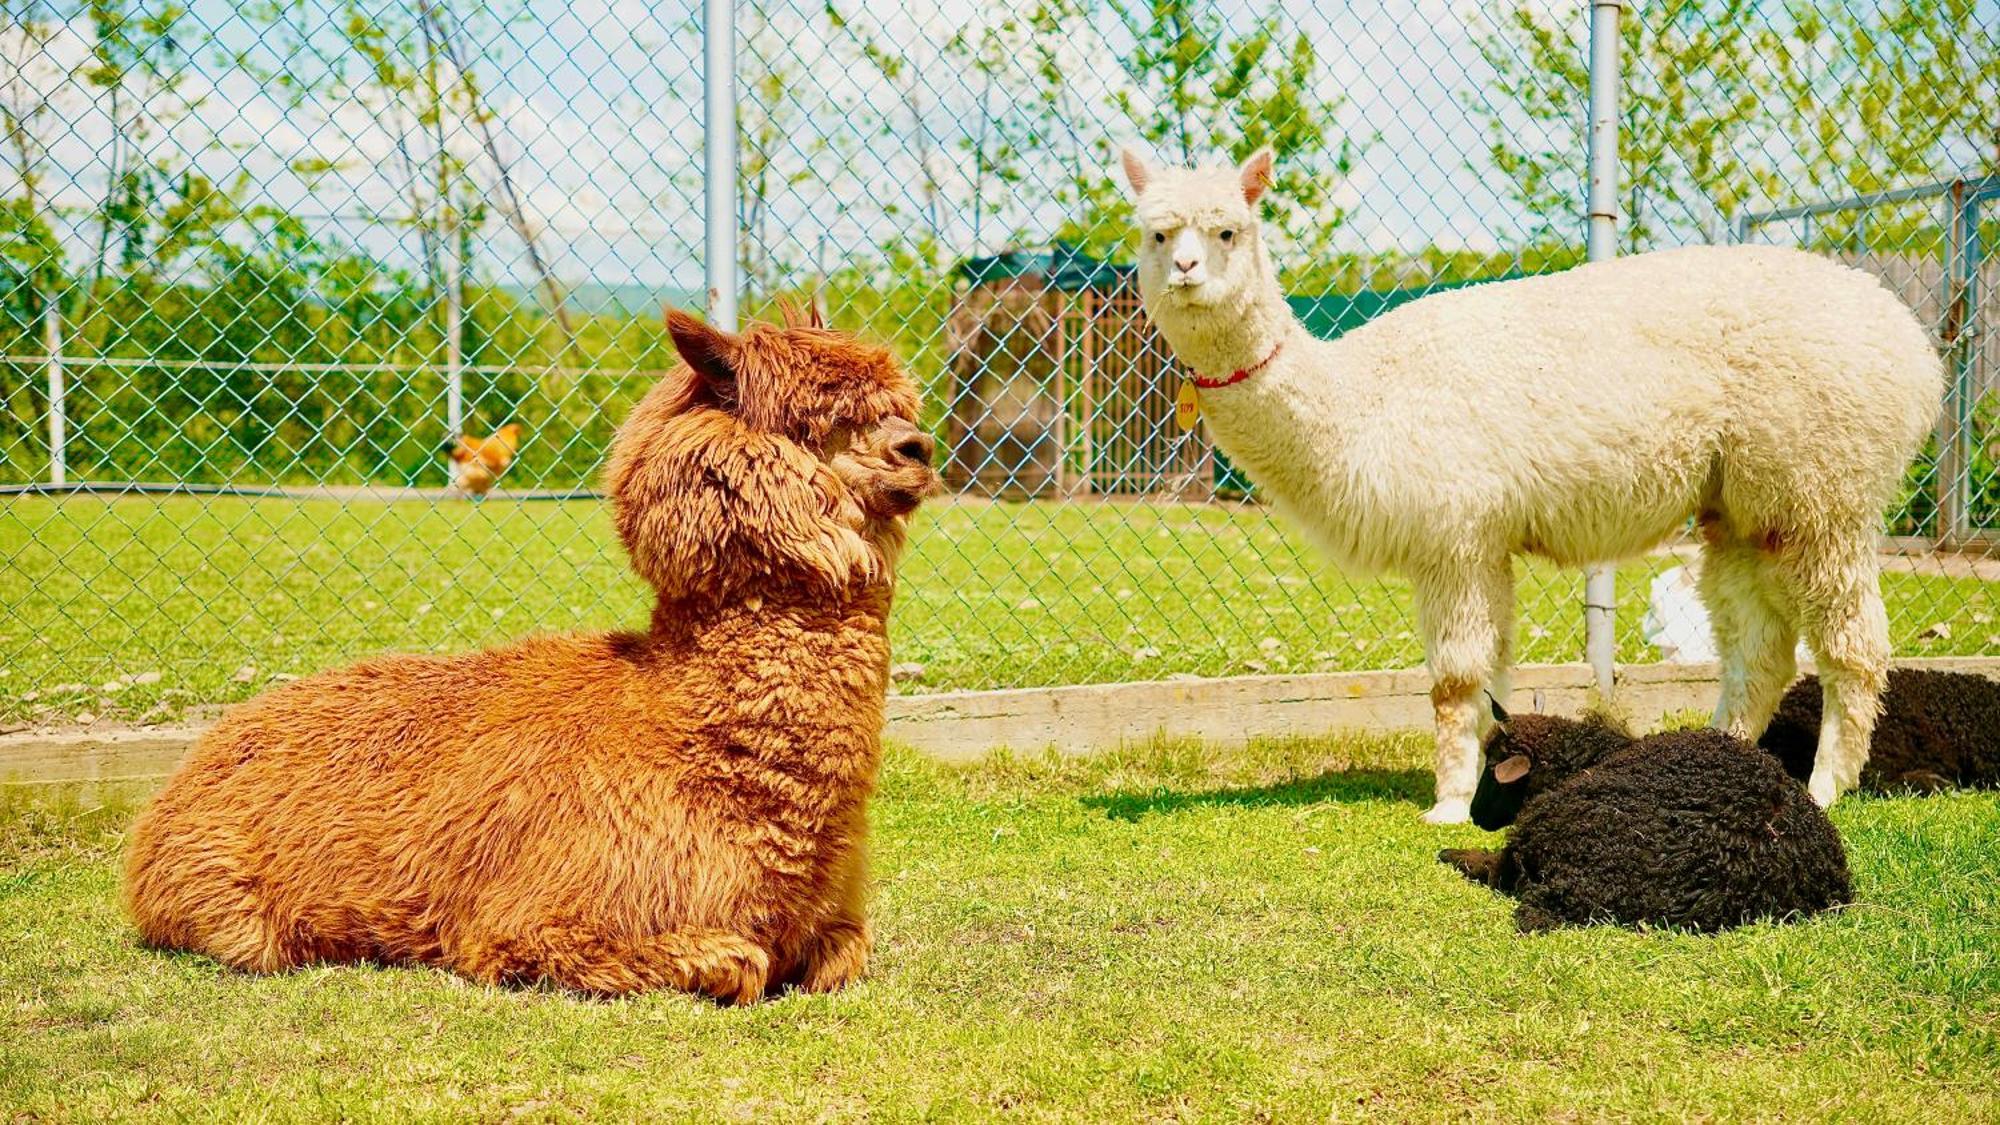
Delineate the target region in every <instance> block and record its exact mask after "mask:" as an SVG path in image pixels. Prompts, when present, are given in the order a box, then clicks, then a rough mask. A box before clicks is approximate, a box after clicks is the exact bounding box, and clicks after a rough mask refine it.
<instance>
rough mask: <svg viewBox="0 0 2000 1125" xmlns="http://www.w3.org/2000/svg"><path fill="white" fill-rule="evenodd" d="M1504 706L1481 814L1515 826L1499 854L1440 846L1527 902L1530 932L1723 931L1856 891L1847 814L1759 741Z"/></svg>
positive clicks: (1481, 878)
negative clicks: (1608, 927) (1597, 927)
mask: <svg viewBox="0 0 2000 1125" xmlns="http://www.w3.org/2000/svg"><path fill="white" fill-rule="evenodd" d="M1494 711H1495V716H1496V718H1499V719H1500V723H1499V724H1498V725H1497V726H1496V727H1495V728H1494V731H1493V733H1492V734H1490V735H1489V736H1488V737H1489V741H1488V744H1487V761H1488V765H1487V768H1486V772H1485V773H1484V774H1482V775H1481V777H1480V779H1479V790H1478V793H1477V795H1475V796H1474V798H1473V810H1474V812H1473V817H1474V820H1475V821H1476V822H1478V823H1479V824H1480V826H1481V827H1487V828H1493V827H1500V826H1502V825H1505V824H1508V823H1512V824H1513V830H1512V831H1511V832H1509V833H1508V835H1507V844H1506V846H1505V847H1504V848H1503V849H1501V850H1500V851H1498V852H1494V851H1483V850H1472V849H1451V850H1447V851H1444V852H1440V853H1439V854H1438V858H1439V859H1441V860H1443V861H1444V862H1446V863H1449V864H1451V865H1453V866H1454V867H1457V868H1458V869H1459V870H1460V871H1462V872H1464V873H1465V875H1466V876H1467V877H1468V878H1470V879H1472V880H1473V881H1475V882H1479V883H1484V884H1486V885H1488V886H1491V887H1493V888H1494V889H1496V890H1499V891H1501V892H1503V893H1506V894H1511V895H1513V896H1515V897H1516V898H1518V899H1520V906H1519V907H1518V908H1516V910H1515V913H1514V919H1515V922H1516V923H1517V924H1518V925H1519V926H1520V928H1521V929H1523V930H1545V929H1553V928H1555V927H1557V926H1565V925H1589V924H1592V923H1597V922H1613V923H1618V924H1622V925H1642V924H1643V925H1652V926H1675V927H1680V928H1684V929H1689V930H1696V931H1702V932H1713V931H1716V930H1724V929H1728V928H1730V927H1732V926H1740V925H1743V924H1745V923H1748V922H1753V921H1756V920H1758V919H1760V918H1778V919H1782V918H1788V917H1793V916H1801V915H1806V914H1813V913H1816V912H1818V911H1821V910H1824V909H1826V908H1827V907H1830V906H1836V905H1839V904H1841V903H1845V902H1848V901H1850V899H1851V897H1852V893H1853V892H1852V887H1851V884H1850V883H1849V880H1848V873H1847V856H1846V853H1845V852H1844V851H1843V850H1842V848H1841V846H1840V836H1839V835H1838V834H1837V833H1836V832H1835V831H1834V829H1833V822H1832V821H1830V820H1828V819H1827V817H1826V813H1825V812H1824V811H1823V810H1821V809H1820V807H1819V806H1818V805H1816V804H1814V803H1813V801H1812V798H1810V797H1808V796H1807V795H1806V791H1805V789H1804V788H1802V787H1801V786H1800V785H1799V784H1798V783H1796V782H1794V781H1793V780H1792V779H1791V778H1790V777H1788V776H1786V774H1785V772H1784V770H1783V769H1782V768H1780V767H1779V765H1778V763H1777V762H1776V761H1775V760H1774V759H1773V758H1772V757H1771V756H1770V755H1767V754H1763V753H1760V752H1759V751H1758V750H1757V749H1756V748H1755V747H1753V746H1751V745H1750V744H1749V743H1747V742H1744V741H1742V740H1741V739H1738V738H1733V737H1731V736H1730V735H1727V734H1724V733H1723V732H1721V731H1715V730H1691V731H1670V732H1667V733H1664V734H1656V735H1651V736H1649V737H1646V738H1641V739H1633V738H1632V737H1631V736H1630V735H1627V734H1625V733H1624V732H1623V731H1621V730H1619V729H1618V728H1617V727H1615V726H1612V725H1611V724H1609V723H1608V722H1606V721H1604V720H1602V719H1594V718H1593V719H1586V720H1583V721H1580V722H1579V721H1575V720H1569V719H1559V718H1554V717H1552V716H1545V715H1537V716H1525V715H1524V716H1522V717H1521V719H1520V720H1518V721H1515V722H1509V721H1508V720H1507V719H1506V717H1505V715H1504V713H1502V712H1500V710H1499V708H1498V707H1497V706H1496V707H1495V708H1494ZM1531 720H1532V721H1531ZM1517 812H1518V819H1517V818H1516V813H1517ZM1482 813H1483V814H1484V815H1483V817H1482Z"/></svg>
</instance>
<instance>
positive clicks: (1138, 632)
mask: <svg viewBox="0 0 2000 1125" xmlns="http://www.w3.org/2000/svg"><path fill="white" fill-rule="evenodd" d="M1664 565H1669V564H1668V563H1667V562H1665V561H1664V560H1649V561H1646V562H1642V563H1637V564H1633V565H1631V566H1628V567H1626V568H1624V570H1623V571H1622V572H1621V589H1622V590H1623V592H1624V597H1623V599H1622V610H1621V614H1620V623H1619V635H1620V643H1621V655H1622V657H1623V658H1624V659H1627V660H1634V661H1638V660H1647V659H1651V658H1652V653H1651V650H1650V649H1649V648H1647V647H1646V646H1645V644H1644V643H1643V641H1642V639H1641V637H1640V628H1639V622H1640V618H1641V616H1642V615H1643V613H1644V609H1645V607H1644V599H1645V590H1646V587H1647V584H1648V582H1649V580H1650V578H1651V576H1652V574H1653V573H1654V572H1655V571H1656V570H1657V569H1659V568H1660V567H1662V566H1664ZM1519 573H1520V589H1521V618H1522V625H1521V656H1522V659H1523V660H1528V661H1559V660H1574V659H1580V657H1581V654H1582V645H1583V642H1582V632H1581V630H1582V614H1581V612H1580V611H1579V608H1578V607H1579V606H1580V604H1581V598H1582V581H1581V578H1580V577H1579V576H1577V575H1575V574H1567V573H1563V572H1560V571H1557V570H1555V569H1554V568H1552V567H1548V566H1545V565H1540V564H1523V565H1522V566H1521V567H1520V568H1519ZM1885 589H1886V591H1887V593H1888V597H1889V600H1890V612H1891V617H1892V619H1893V620H1894V621H1895V623H1896V643H1897V648H1898V651H1899V652H1900V653H1903V654H1913V653H1917V654H1929V655H1940V654H1946V653H1952V654H1966V653H1981V652H1990V651H1995V650H1996V649H2000V643H1996V642H1994V641H1993V640H1992V639H1991V635H1992V634H1993V633H1995V632H2000V627H1996V626H1993V625H1991V624H1988V623H1987V622H1990V621H1991V620H1992V614H1991V612H1990V611H1991V609H1992V605H1991V591H1990V588H1989V587H1988V586H1987V585H1986V584H1983V583H1980V582H1977V581H1971V580H1957V581H1954V580H1949V579H1944V578H1936V577H1917V576H1913V575H1907V574H1890V575H1888V576H1886V577H1885ZM900 597H901V601H900V604H899V606H898V609H897V614H896V623H895V629H896V653H897V660H898V661H899V662H902V663H909V664H916V665H921V666H922V672H921V673H920V674H919V675H918V676H917V677H916V678H914V679H911V680H908V681H907V682H905V683H903V684H902V685H901V690H907V691H926V690H937V689H943V688H961V687H974V688H976V687H999V686H1024V685H1036V684H1054V683H1089V682H1098V681H1108V680H1129V679H1144V678H1156V677H1164V676H1168V675H1175V674H1193V675H1228V674H1240V673H1246V672H1291V671H1336V670H1347V669H1356V668H1393V667H1406V666H1410V665H1414V664H1416V663H1418V662H1419V661H1420V660H1421V659H1422V653H1421V652H1420V651H1419V648H1418V644H1417V641H1416V638H1415V635H1414V629H1413V626H1412V624H1411V620H1410V609H1409V595H1408V589H1407V587H1406V586H1405V585H1404V584H1403V583H1401V582H1399V581H1394V580H1390V581H1382V582H1377V581H1372V580H1371V581H1362V580H1350V579H1349V578H1347V577H1346V576H1343V575H1341V574H1339V573H1337V572H1333V571H1330V570H1329V569H1327V568H1326V567H1324V566H1323V565H1321V564H1320V563H1319V562H1318V561H1317V560H1316V559H1315V558H1313V557H1312V556H1311V555H1310V554H1309V552H1308V551H1307V550H1306V548H1304V547H1303V546H1302V545H1300V544H1299V543H1298V542H1297V540H1296V539H1295V538H1294V537H1292V536H1291V535H1290V534H1289V533H1287V532H1285V531H1284V530H1283V529H1282V528H1281V527H1280V526H1279V525H1278V524H1277V523H1276V522H1275V521H1274V520H1273V519H1272V517H1271V516H1270V515H1269V513H1268V512H1266V511H1265V510H1264V509H1261V508H1256V507H1235V506H1228V505H1178V504H1167V505H1152V504H1132V503H1092V504H1053V503H1007V504H987V503H972V502H963V503H952V504H940V505H937V506H935V507H934V508H933V509H931V510H929V511H926V512H925V513H922V514H920V515H919V516H918V517H917V524H916V527H915V530H914V535H913V538H912V545H911V552H910V556H909V558H908V559H907V560H906V562H905V564H904V567H903V571H902V586H901V594H900ZM645 608H646V607H645V597H644V592H643V590H642V589H641V588H640V586H639V584H638V582H637V580H636V579H633V578H632V577H631V576H630V575H629V574H628V573H627V572H626V569H625V565H624V561H623V559H622V556H621V555H620V554H619V552H618V550H617V548H616V545H615V544H614V543H613V541H612V537H611V534H610V531H609V528H608V526H607V524H606V520H605V518H604V513H603V510H602V507H601V505H599V504H598V503H597V502H595V501H577V502H566V503H521V502H511V501H502V500H493V501H487V502H485V503H481V504H468V503H447V504H441V505H433V504H430V503H428V502H421V501H419V502H398V503H384V502H379V501H367V500H352V501H346V502H341V501H334V500H322V501H291V500H246V499H241V498H233V497H223V498H188V497H174V498H165V499H160V498H147V497H127V498H101V497H89V496H79V497H71V498H67V499H62V500H50V499H46V498H24V497H12V498H7V499H4V500H0V723H4V722H6V721H23V720H33V721H46V722H72V721H75V720H76V718H77V716H79V715H90V716H94V717H97V718H103V717H106V716H109V715H117V716H119V717H122V718H141V717H153V718H159V717H165V716H166V715H169V714H172V713H174V712H175V711H178V710H180V709H182V708H184V707H186V706H188V705H190V704H206V703H216V702H226V701H229V700H234V699H241V698H244V697H246V696H248V695H250V694H252V693H254V692H255V691H257V690H259V689H260V688H262V687H264V686H266V685H267V684H268V683H269V682H270V681H271V679H272V678H274V677H279V676H292V675H301V674H304V673H307V672H311V671H315V670H318V669H320V668H324V667H327V666H329V665H333V664H338V663H342V662H345V661H348V660H352V659H354V658H355V657H357V656H360V655H363V654H365V653H370V652H380V651H385V650H430V651H440V650H441V651H452V650H466V649H472V648H477V647H480V646H484V645H489V644H493V643H496V642H498V641H501V640H504V639H507V638H510V637H516V636H519V635H521V634H523V633H527V632H531V631H535V630H564V629H580V628H589V629H605V628H616V627H620V626H634V625H638V624H642V623H643V622H644V620H645ZM1938 622H1944V623H1947V625H1948V626H1949V629H1948V632H1949V636H1944V637H1939V636H1936V635H1932V636H1930V637H1925V636H1924V633H1925V631H1926V630H1927V629H1929V628H1930V627H1931V626H1932V625H1933V624H1935V623H1938ZM134 679H138V680H142V681H144V682H136V683H135V682H132V681H133V680H134ZM107 685H108V686H107Z"/></svg>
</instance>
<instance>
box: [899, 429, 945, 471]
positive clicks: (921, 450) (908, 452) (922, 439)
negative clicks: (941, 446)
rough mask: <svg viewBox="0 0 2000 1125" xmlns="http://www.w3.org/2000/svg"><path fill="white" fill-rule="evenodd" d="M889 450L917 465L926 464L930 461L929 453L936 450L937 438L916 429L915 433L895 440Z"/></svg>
mask: <svg viewBox="0 0 2000 1125" xmlns="http://www.w3.org/2000/svg"><path fill="white" fill-rule="evenodd" d="M890 452H892V453H894V454H895V455H896V456H898V457H901V458H902V459H903V460H905V461H910V462H914V463H915V464H918V465H928V464H930V463H931V455H932V454H934V453H936V452H937V439H936V438H934V437H932V436H931V435H929V434H927V433H925V432H923V431H922V430H918V431H917V432H916V433H913V434H911V435H910V436H909V437H906V438H904V439H903V440H901V441H899V442H897V443H896V444H895V446H894V447H893V448H892V449H891V450H890Z"/></svg>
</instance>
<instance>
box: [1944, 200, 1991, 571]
mask: <svg viewBox="0 0 2000 1125" xmlns="http://www.w3.org/2000/svg"><path fill="white" fill-rule="evenodd" d="M1966 187H1967V185H1966V183H1965V181H1963V180H1960V181H1958V182H1957V183H1954V184H1952V185H1951V192H1950V194H1948V195H1946V196H1945V198H1944V207H1945V214H1944V215H1943V216H1941V217H1942V218H1943V220H1944V222H1945V229H1946V230H1947V231H1949V232H1950V238H1949V241H1948V242H1947V244H1946V245H1947V247H1948V249H1947V250H1946V255H1947V259H1946V269H1945V312H1944V320H1945V327H1944V340H1943V341H1942V342H1943V344H1944V346H1945V355H1946V357H1947V359H1948V361H1949V362H1950V364H1951V382H1950V384H1949V385H1948V386H1947V387H1946V388H1945V410H1944V421H1943V426H1944V434H1943V435H1942V438H1943V440H1942V441H1941V442H1940V446H1941V448H1940V450H1939V453H1940V456H1939V458H1938V462H1939V463H1938V529H1937V534H1938V540H1939V543H1940V545H1941V546H1945V547H1954V546H1957V545H1960V544H1963V543H1964V542H1965V541H1966V540H1967V539H1968V538H1969V537H1970V536H1971V533H1972V440H1971V438H1972V428H1973V421H1974V419H1973V404H1974V402H1975V400H1976V399H1977V397H1978V388H1977V387H1976V386H1975V385H1974V380H1975V377H1976V375H1977V373H1978V372H1977V365H1978V357H1979V337H1978V332H1977V329H1976V327H1975V320H1976V318H1977V317H1978V315H1979V314H1978V310H1979V295H1978V287H1979V259H1980V257H1981V255H1980V246H1979V196H1978V195H1977V194H1975V193H1973V192H1970V191H1967V190H1966Z"/></svg>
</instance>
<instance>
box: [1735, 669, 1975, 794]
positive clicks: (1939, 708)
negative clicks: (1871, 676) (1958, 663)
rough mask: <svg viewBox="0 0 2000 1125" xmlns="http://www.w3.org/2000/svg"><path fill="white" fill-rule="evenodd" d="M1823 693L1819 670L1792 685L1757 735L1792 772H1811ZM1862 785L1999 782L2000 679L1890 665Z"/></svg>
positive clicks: (1894, 788) (1884, 788) (1935, 786)
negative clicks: (1760, 736) (1768, 721)
mask: <svg viewBox="0 0 2000 1125" xmlns="http://www.w3.org/2000/svg"><path fill="white" fill-rule="evenodd" d="M1820 695H1821V690H1820V685H1819V680H1818V677H1816V676H1807V677H1806V678H1804V679H1802V680H1800V681H1799V682H1798V683H1796V684H1793V685H1792V687H1791V690H1789V691H1787V692H1786V693H1785V697H1784V698H1783V699H1782V700H1780V701H1779V702H1778V713H1777V715H1776V716H1774V717H1773V718H1772V719H1771V725H1770V726H1768V727H1766V728H1764V736H1763V737H1762V738H1760V739H1758V740H1757V743H1758V745H1760V746H1762V747H1764V749H1766V750H1769V751H1770V752H1771V753H1773V754H1776V755H1777V756H1778V760H1779V761H1780V762H1782V763H1783V764H1784V767H1785V772H1787V773H1789V774H1791V775H1792V776H1793V777H1799V778H1803V777H1804V776H1805V775H1806V774H1808V773H1810V772H1811V770H1812V759H1813V732H1814V731H1816V730H1818V729H1819V715H1820ZM1861 787H1862V788H1863V789H1866V790H1868V791H1870V792H1874V793H1898V792H1907V791H1909V790H1918V791H1920V792H1936V791H1938V790H1943V789H1956V788H1960V787H1965V788H1972V789H1991V788H1996V787H2000V683H1995V682H1994V681H1992V680H1989V679H1987V678H1986V677H1984V676H1975V675H1971V674H1969V673H1965V672H1944V671H1938V670H1934V669H1929V668H1891V669H1890V670H1889V687H1888V690H1886V691H1884V692H1883V693H1882V717H1881V718H1880V719H1879V720H1877V721H1876V724H1875V737H1874V741H1872V742H1871V743H1870V744H1869V747H1868V768H1866V769H1864V770H1862V771H1861Z"/></svg>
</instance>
